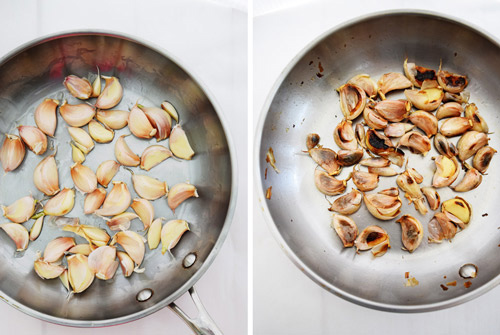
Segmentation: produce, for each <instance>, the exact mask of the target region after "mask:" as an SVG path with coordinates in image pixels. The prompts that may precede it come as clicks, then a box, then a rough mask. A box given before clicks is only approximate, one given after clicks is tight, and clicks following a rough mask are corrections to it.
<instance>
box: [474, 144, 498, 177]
mask: <svg viewBox="0 0 500 335" xmlns="http://www.w3.org/2000/svg"><path fill="white" fill-rule="evenodd" d="M496 152H497V151H496V150H495V149H493V148H492V147H490V146H484V147H482V148H481V149H479V150H478V151H477V152H476V154H475V155H474V159H473V160H472V166H473V167H474V168H475V169H477V170H478V171H479V172H481V173H482V174H485V173H486V170H488V167H489V166H490V162H491V159H492V158H493V155H494V154H496Z"/></svg>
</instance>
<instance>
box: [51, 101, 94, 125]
mask: <svg viewBox="0 0 500 335" xmlns="http://www.w3.org/2000/svg"><path fill="white" fill-rule="evenodd" d="M59 113H60V114H61V116H62V118H63V119H64V121H66V123H67V124H68V125H70V126H71V127H83V126H85V125H86V124H87V123H89V121H90V120H92V119H93V118H94V115H95V109H94V108H93V107H92V106H90V105H87V104H77V105H70V104H68V102H67V101H66V100H64V101H63V103H62V105H61V107H59Z"/></svg>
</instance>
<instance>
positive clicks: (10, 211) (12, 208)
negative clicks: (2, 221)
mask: <svg viewBox="0 0 500 335" xmlns="http://www.w3.org/2000/svg"><path fill="white" fill-rule="evenodd" d="M35 204H36V200H35V199H34V198H33V197H32V196H31V195H30V196H26V197H23V198H20V199H18V200H16V201H14V202H13V203H12V204H11V205H9V206H2V211H3V216H5V217H6V218H7V219H9V220H10V221H12V222H15V223H24V222H26V221H28V220H29V219H30V218H31V216H33V214H35Z"/></svg>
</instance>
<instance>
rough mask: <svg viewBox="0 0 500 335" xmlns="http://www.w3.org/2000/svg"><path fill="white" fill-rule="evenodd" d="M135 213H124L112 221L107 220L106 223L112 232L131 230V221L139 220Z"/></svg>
mask: <svg viewBox="0 0 500 335" xmlns="http://www.w3.org/2000/svg"><path fill="white" fill-rule="evenodd" d="M137 218H138V216H137V214H135V213H130V212H124V213H121V214H118V215H115V216H113V217H112V218H111V219H106V223H107V225H108V227H109V229H111V230H127V229H129V228H130V221H132V220H134V219H137Z"/></svg>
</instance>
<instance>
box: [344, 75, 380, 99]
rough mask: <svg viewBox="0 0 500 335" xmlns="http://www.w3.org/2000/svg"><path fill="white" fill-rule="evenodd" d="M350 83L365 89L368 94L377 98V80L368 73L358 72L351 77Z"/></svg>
mask: <svg viewBox="0 0 500 335" xmlns="http://www.w3.org/2000/svg"><path fill="white" fill-rule="evenodd" d="M347 83H348V84H353V85H356V86H358V87H359V88H361V89H362V90H363V91H365V93H366V95H367V96H368V97H370V98H375V97H376V96H377V93H378V87H377V84H376V83H375V81H374V80H373V79H372V78H370V76H369V75H367V74H358V75H357V76H355V77H353V78H351V79H350V80H349V81H348V82H347Z"/></svg>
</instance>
